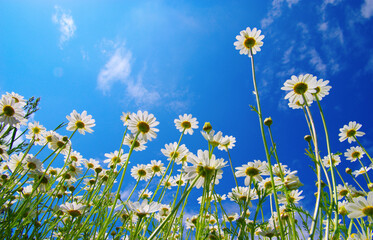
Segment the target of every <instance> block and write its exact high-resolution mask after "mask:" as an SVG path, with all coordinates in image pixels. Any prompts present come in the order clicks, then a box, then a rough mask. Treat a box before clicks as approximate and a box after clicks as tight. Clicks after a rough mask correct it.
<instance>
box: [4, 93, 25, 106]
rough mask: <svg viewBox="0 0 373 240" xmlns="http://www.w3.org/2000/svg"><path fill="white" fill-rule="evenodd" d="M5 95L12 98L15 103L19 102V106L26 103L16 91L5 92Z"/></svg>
mask: <svg viewBox="0 0 373 240" xmlns="http://www.w3.org/2000/svg"><path fill="white" fill-rule="evenodd" d="M5 96H6V97H8V98H9V97H10V98H13V99H14V101H15V102H16V103H17V104H20V105H21V107H24V106H26V104H27V101H26V100H25V98H24V97H23V96H21V95H19V94H18V93H15V92H12V93H8V92H7V93H6V94H5Z"/></svg>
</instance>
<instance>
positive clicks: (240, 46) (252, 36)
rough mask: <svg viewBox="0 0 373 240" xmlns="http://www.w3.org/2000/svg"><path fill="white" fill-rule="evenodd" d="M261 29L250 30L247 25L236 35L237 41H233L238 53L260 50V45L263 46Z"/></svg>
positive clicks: (246, 53) (253, 52)
mask: <svg viewBox="0 0 373 240" xmlns="http://www.w3.org/2000/svg"><path fill="white" fill-rule="evenodd" d="M261 32H262V31H261V30H257V29H256V28H253V29H252V30H251V29H250V28H249V27H248V28H246V30H242V31H241V32H240V35H237V36H236V39H237V41H236V42H235V43H234V46H236V49H237V50H240V54H241V55H242V54H245V55H249V56H250V57H251V53H252V54H256V52H260V50H261V49H260V47H261V46H263V42H262V40H263V38H264V35H260V33H261Z"/></svg>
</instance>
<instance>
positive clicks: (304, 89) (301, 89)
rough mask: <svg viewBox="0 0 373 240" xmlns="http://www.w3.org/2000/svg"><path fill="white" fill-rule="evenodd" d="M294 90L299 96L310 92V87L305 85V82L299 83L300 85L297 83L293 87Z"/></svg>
mask: <svg viewBox="0 0 373 240" xmlns="http://www.w3.org/2000/svg"><path fill="white" fill-rule="evenodd" d="M293 90H294V92H295V93H296V94H299V95H302V94H304V93H305V92H307V90H308V85H307V84H305V83H303V82H299V83H296V84H295V85H294V87H293Z"/></svg>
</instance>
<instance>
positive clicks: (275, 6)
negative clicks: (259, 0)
mask: <svg viewBox="0 0 373 240" xmlns="http://www.w3.org/2000/svg"><path fill="white" fill-rule="evenodd" d="M284 2H286V3H287V4H288V7H289V8H291V7H292V5H295V4H297V3H298V2H299V0H273V1H272V8H271V9H270V10H269V11H268V13H267V17H265V18H263V19H262V20H261V22H260V23H261V26H262V28H265V27H268V26H269V25H271V24H272V23H273V21H274V20H275V18H278V17H280V16H281V14H282V4H283V3H284Z"/></svg>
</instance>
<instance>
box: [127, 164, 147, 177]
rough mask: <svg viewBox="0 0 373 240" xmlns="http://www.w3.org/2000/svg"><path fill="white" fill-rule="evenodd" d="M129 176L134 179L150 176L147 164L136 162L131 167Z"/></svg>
mask: <svg viewBox="0 0 373 240" xmlns="http://www.w3.org/2000/svg"><path fill="white" fill-rule="evenodd" d="M131 176H132V177H133V178H135V179H136V180H138V181H139V180H145V181H147V180H148V179H150V178H151V172H150V169H149V167H148V166H147V165H145V164H137V166H134V167H133V168H132V169H131Z"/></svg>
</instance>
